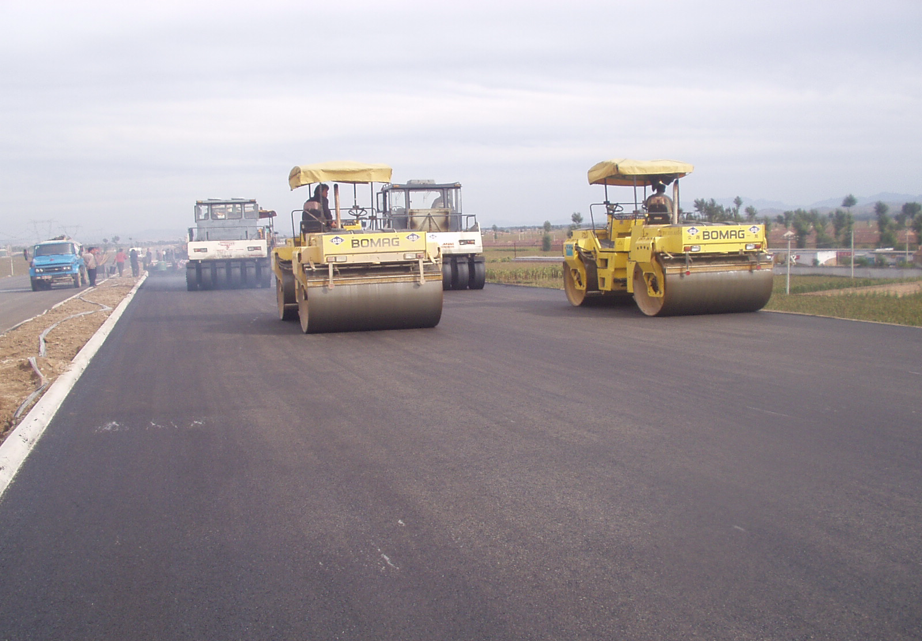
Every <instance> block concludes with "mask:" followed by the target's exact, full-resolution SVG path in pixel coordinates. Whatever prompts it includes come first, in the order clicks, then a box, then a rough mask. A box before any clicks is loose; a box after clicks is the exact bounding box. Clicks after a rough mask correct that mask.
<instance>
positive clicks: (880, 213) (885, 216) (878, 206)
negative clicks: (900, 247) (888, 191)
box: [874, 200, 896, 247]
mask: <svg viewBox="0 0 922 641" xmlns="http://www.w3.org/2000/svg"><path fill="white" fill-rule="evenodd" d="M874 215H875V216H876V217H877V230H878V231H879V232H880V239H879V240H878V242H877V246H878V247H896V225H895V224H894V222H893V219H891V218H890V207H889V206H888V205H887V203H885V202H883V201H880V200H878V201H877V202H876V203H874Z"/></svg>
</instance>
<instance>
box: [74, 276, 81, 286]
mask: <svg viewBox="0 0 922 641" xmlns="http://www.w3.org/2000/svg"><path fill="white" fill-rule="evenodd" d="M74 289H80V274H74Z"/></svg>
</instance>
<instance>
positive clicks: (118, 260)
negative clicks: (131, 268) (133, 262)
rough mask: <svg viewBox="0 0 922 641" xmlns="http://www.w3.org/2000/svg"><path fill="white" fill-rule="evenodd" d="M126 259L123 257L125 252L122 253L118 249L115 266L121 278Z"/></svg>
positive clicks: (120, 249)
mask: <svg viewBox="0 0 922 641" xmlns="http://www.w3.org/2000/svg"><path fill="white" fill-rule="evenodd" d="M127 259H128V257H127V256H126V255H125V252H124V251H122V248H121V247H119V248H118V253H117V254H116V255H115V266H116V267H117V268H118V275H119V277H121V275H122V272H123V271H125V261H126V260H127Z"/></svg>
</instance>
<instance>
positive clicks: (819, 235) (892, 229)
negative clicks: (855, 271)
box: [776, 194, 922, 248]
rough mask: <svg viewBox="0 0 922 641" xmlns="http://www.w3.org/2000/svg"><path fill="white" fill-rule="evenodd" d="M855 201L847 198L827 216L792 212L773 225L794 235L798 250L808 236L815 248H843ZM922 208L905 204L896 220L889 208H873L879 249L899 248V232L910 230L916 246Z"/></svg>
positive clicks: (920, 234)
mask: <svg viewBox="0 0 922 641" xmlns="http://www.w3.org/2000/svg"><path fill="white" fill-rule="evenodd" d="M857 202H858V201H857V199H856V198H855V197H854V196H853V195H851V194H849V195H848V196H846V197H845V198H844V199H843V200H842V207H844V208H845V210H844V211H843V210H842V209H840V208H836V210H835V211H832V212H829V214H827V215H826V216H824V215H822V214H820V213H819V212H818V211H817V210H815V209H811V210H810V211H805V210H803V209H795V210H794V211H786V212H784V213H783V214H779V215H778V217H777V219H776V221H777V222H778V223H779V224H781V225H783V226H784V228H785V229H790V230H791V231H793V232H794V235H795V239H796V242H797V247H798V248H803V247H806V244H807V236H809V235H810V233H811V232H815V233H816V246H817V247H819V248H824V247H843V246H846V245H848V244H849V243H850V242H851V235H852V230H853V229H854V226H855V218H854V216H852V212H851V208H852V207H854V206H855V205H856V204H857ZM920 212H922V205H920V204H919V203H914V202H913V203H904V204H903V207H902V209H901V210H900V213H898V214H896V216H893V217H891V216H890V206H889V205H887V203H885V202H882V201H877V202H876V203H875V204H874V217H875V218H876V219H877V231H878V232H879V235H880V236H879V240H878V242H877V246H878V247H896V246H897V244H898V234H899V232H900V231H907V233H908V230H912V231H914V232H915V234H916V239H917V240H916V242H917V243H918V239H919V238H922V215H920ZM830 225H831V226H832V234H830V233H829V231H828V227H829V226H830Z"/></svg>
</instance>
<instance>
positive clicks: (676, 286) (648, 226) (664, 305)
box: [563, 159, 772, 316]
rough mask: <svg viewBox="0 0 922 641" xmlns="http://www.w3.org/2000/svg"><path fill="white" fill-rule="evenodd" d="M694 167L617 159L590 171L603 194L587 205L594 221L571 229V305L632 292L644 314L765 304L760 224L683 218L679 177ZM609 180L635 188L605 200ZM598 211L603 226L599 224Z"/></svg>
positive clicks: (567, 278) (767, 277) (567, 257)
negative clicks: (626, 197)
mask: <svg viewBox="0 0 922 641" xmlns="http://www.w3.org/2000/svg"><path fill="white" fill-rule="evenodd" d="M693 169H694V167H692V165H689V164H686V163H681V162H676V161H673V160H653V161H637V160H627V159H618V160H607V161H604V162H600V163H598V164H596V165H595V166H594V167H592V169H590V170H589V184H591V185H603V186H604V188H605V201H604V202H602V203H595V204H592V205H590V219H591V221H592V228H591V229H576V230H574V231H573V232H572V233H571V235H570V237H569V238H568V239H567V241H566V242H565V243H564V247H563V253H564V262H563V280H564V289H565V290H566V293H567V298H568V299H569V300H570V302H571V303H572V304H573V305H576V306H580V305H590V304H593V303H605V302H613V301H617V300H619V299H624V298H627V297H629V296H631V295H633V297H634V301H635V302H636V303H637V306H638V307H639V308H640V310H641V311H642V312H643V313H644V314H646V315H647V316H669V315H682V314H718V313H727V312H754V311H757V310H759V309H761V308H762V307H764V306H765V304H766V303H767V302H768V299H769V297H770V296H771V292H772V257H771V255H770V254H769V253H768V251H767V250H768V248H767V245H766V235H765V226H764V225H756V224H753V223H736V222H731V223H713V222H707V221H703V220H689V219H687V218H684V217H680V209H679V179H680V178H682V177H683V176H686V175H687V174H690V173H691V172H692V170H693ZM668 185H671V186H672V194H673V195H672V198H669V197H668V196H667V195H666V194H665V191H666V190H665V188H666V186H668ZM611 186H624V187H632V188H633V196H634V198H633V201H632V202H615V201H611V200H609V196H608V191H609V187H611ZM648 190H649V193H648ZM603 212H604V215H605V219H606V225H605V227H604V228H601V227H600V228H596V226H595V216H596V215H601V214H602V213H603Z"/></svg>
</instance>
